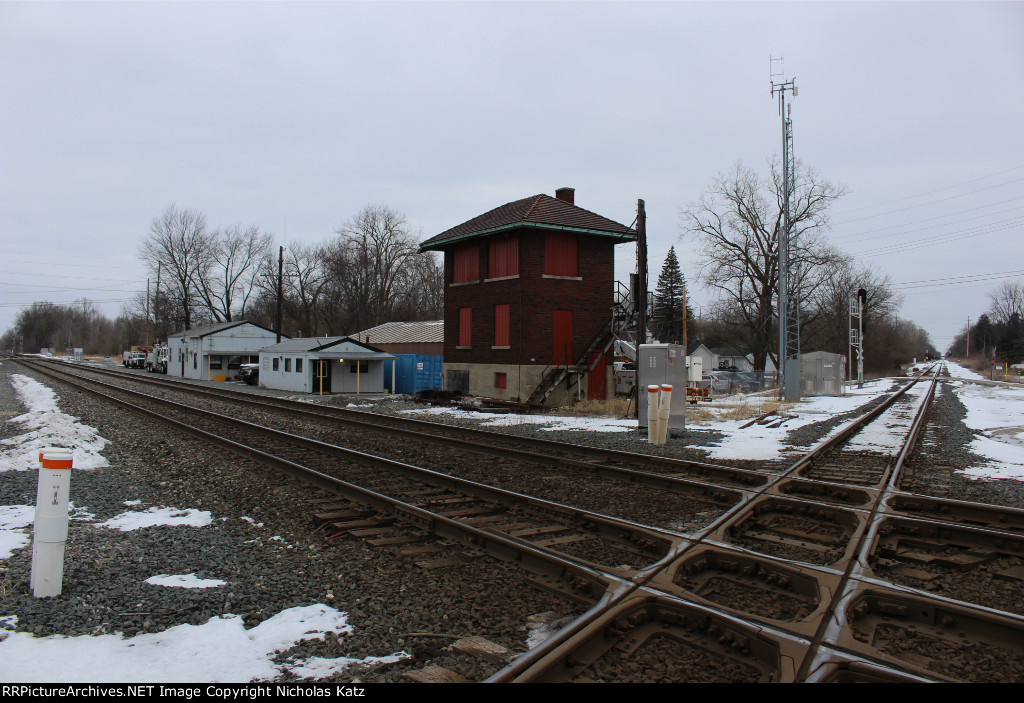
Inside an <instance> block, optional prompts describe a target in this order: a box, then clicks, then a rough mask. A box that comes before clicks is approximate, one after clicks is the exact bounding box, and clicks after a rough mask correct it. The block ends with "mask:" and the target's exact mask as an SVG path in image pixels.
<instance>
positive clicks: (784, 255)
mask: <svg viewBox="0 0 1024 703" xmlns="http://www.w3.org/2000/svg"><path fill="white" fill-rule="evenodd" d="M778 60H779V61H781V60H782V58H781V57H780V58H779V59H778ZM770 61H775V59H770ZM769 73H770V78H771V84H772V97H775V96H776V95H778V96H779V114H780V115H781V116H782V231H781V232H779V369H778V372H779V396H780V398H781V399H783V400H788V401H797V400H800V298H799V295H798V292H797V285H798V283H799V280H800V267H799V264H798V263H796V262H795V261H794V260H793V258H792V257H791V255H792V253H793V252H794V251H795V250H796V237H793V236H792V232H791V228H790V226H791V223H792V221H793V212H792V206H791V202H790V200H791V196H792V194H793V191H794V190H796V159H795V158H794V156H793V120H792V119H791V117H790V115H791V113H792V111H793V106H792V105H790V106H789V109H788V110H787V106H786V91H787V90H788V91H790V92H791V93H792V94H793V97H794V98H795V97H796V96H797V88H796V82H795V81H796V79H795V78H794V79H791V80H788V81H787V80H785V76H784V75H782V74H779V75H782V78H783V80H782V82H781V83H776V82H775V75H776V74H774V73H771V65H770V63H769Z"/></svg>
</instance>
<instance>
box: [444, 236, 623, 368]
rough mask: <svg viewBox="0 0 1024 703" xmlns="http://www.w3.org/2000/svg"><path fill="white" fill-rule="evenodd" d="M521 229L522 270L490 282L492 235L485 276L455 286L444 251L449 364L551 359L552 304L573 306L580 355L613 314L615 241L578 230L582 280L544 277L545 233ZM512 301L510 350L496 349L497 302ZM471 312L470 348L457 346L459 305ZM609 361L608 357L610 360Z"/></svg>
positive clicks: (483, 252) (483, 247)
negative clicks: (489, 267)
mask: <svg viewBox="0 0 1024 703" xmlns="http://www.w3.org/2000/svg"><path fill="white" fill-rule="evenodd" d="M518 234H519V275H518V277H516V278H508V279H502V280H492V281H488V280H486V279H487V277H488V270H487V264H488V247H487V238H486V237H482V238H480V239H478V240H476V241H478V242H479V244H480V246H479V252H478V254H479V257H480V281H479V282H477V283H467V284H460V285H454V286H453V285H451V284H450V282H451V280H452V256H451V249H447V250H446V251H445V264H444V265H445V281H446V287H445V310H444V319H445V327H444V358H445V363H446V364H448V363H456V364H466V363H469V364H505V365H509V366H514V365H519V364H540V365H547V364H548V363H550V361H551V359H552V355H553V353H554V350H553V349H552V339H553V329H552V311H553V310H572V311H573V356H574V357H577V358H578V357H579V356H580V355H581V354H582V353H583V351H584V350H585V349H586V347H587V345H588V344H589V343H590V341H591V340H592V339H593V337H594V336H595V335H596V334H597V333H598V332H600V330H601V328H602V327H604V325H605V323H607V321H608V318H609V317H610V315H611V306H612V302H613V287H614V282H615V257H614V244H613V243H612V242H611V241H609V240H607V239H605V238H603V237H597V236H588V235H580V238H579V279H580V280H567V279H562V278H545V277H544V276H543V274H544V232H543V230H539V229H536V228H530V227H528V228H522V229H520V230H518ZM498 304H509V305H510V306H511V309H510V313H511V320H510V329H509V337H510V339H509V348H508V349H493V348H492V346H493V344H494V306H495V305H498ZM462 307H470V308H472V310H473V323H472V330H473V335H472V349H458V348H457V346H458V340H459V324H458V321H459V308H462ZM608 361H609V363H610V359H609V360H608Z"/></svg>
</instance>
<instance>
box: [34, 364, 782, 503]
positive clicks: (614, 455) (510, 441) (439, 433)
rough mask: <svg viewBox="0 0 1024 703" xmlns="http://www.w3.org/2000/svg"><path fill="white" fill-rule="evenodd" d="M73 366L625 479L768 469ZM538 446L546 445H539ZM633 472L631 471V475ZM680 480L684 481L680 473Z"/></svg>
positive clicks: (754, 481)
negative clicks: (645, 468) (659, 470)
mask: <svg viewBox="0 0 1024 703" xmlns="http://www.w3.org/2000/svg"><path fill="white" fill-rule="evenodd" d="M51 363H54V364H60V365H62V366H65V367H66V366H68V365H69V364H67V363H65V362H51ZM32 365H33V366H39V365H41V364H40V362H38V361H35V360H33V362H32ZM75 366H76V368H77V369H78V370H83V371H88V372H90V373H97V374H103V375H108V376H112V377H116V378H118V379H129V380H131V381H133V382H136V383H141V384H148V385H159V386H165V387H168V388H172V389H174V390H177V391H180V392H186V393H194V394H197V395H204V396H208V397H212V398H219V399H222V400H223V399H224V398H225V397H228V398H233V399H238V400H244V401H245V402H246V403H250V404H252V405H260V406H263V407H267V408H275V409H278V410H280V411H283V412H289V413H292V414H297V415H299V416H304V417H316V418H320V419H323V418H330V419H333V420H336V421H338V422H344V423H348V424H354V425H357V426H360V427H363V428H365V429H367V430H370V431H375V432H381V431H383V428H384V427H385V426H387V427H388V428H389V431H395V432H399V433H401V434H403V435H404V436H408V437H411V438H414V439H418V440H422V441H428V442H433V443H438V442H443V443H450V442H456V443H459V444H463V445H465V446H466V448H468V449H471V450H473V451H480V452H484V453H491V454H502V455H504V454H508V453H514V454H521V455H523V456H524V457H526V458H528V459H529V460H531V461H535V462H536V461H539V460H545V461H549V462H551V463H552V464H559V463H560V464H562V465H565V466H574V467H576V468H587V469H591V470H595V471H600V472H602V473H603V475H614V474H619V475H621V476H623V477H626V478H630V480H645V478H646V477H647V476H661V478H665V476H664V475H660V474H656V473H651V472H649V471H642V470H639V469H628V468H623V467H618V466H614V465H612V464H609V463H608V462H616V461H617V462H622V463H627V464H641V465H653V466H656V467H659V468H662V469H664V471H665V472H666V473H672V472H674V473H677V474H678V473H691V474H696V475H698V476H710V477H718V478H719V481H718V482H717V483H721V482H723V481H725V482H734V483H738V484H740V485H741V486H758V485H761V484H763V483H764V482H765V481H766V480H767V477H768V476H769V475H770V474H766V473H763V472H759V471H753V470H750V469H741V468H737V467H731V466H723V465H720V464H710V463H706V462H697V461H689V460H685V459H674V458H672V457H662V456H657V455H654V454H636V453H632V452H625V451H621V450H615V449H602V448H600V447H588V446H586V445H581V444H571V443H568V442H558V441H555V440H550V439H542V438H532V437H531V438H524V437H517V436H515V435H509V434H504V433H501V432H494V431H491V430H484V429H479V428H471V427H459V426H454V425H445V424H442V423H437V422H429V421H427V420H420V419H415V418H399V417H394V416H390V415H381V414H377V413H369V412H365V411H362V410H353V409H350V408H338V407H334V406H326V405H316V404H310V403H304V402H301V401H295V400H290V399H286V398H276V397H273V396H263V395H258V394H256V393H249V392H245V391H238V390H233V389H218V390H213V389H209V388H205V387H202V386H198V385H196V384H194V383H190V382H179V381H170V380H165V379H161V378H151V377H147V376H142V375H141V374H133V373H128V374H125V373H121V372H116V371H110V370H108V369H95V368H85V367H81V366H78V365H75ZM403 425H404V426H410V427H419V428H421V429H420V430H419V431H417V430H410V429H407V428H406V427H403ZM460 437H468V438H470V439H461V438H460ZM474 437H476V438H482V440H481V441H477V440H473V439H472V438H474ZM485 442H486V443H485ZM509 445H517V446H521V447H527V448H528V449H526V450H517V449H513V448H510V447H509ZM538 448H541V449H544V450H546V451H544V452H541V451H538ZM563 455H577V456H584V457H589V458H591V459H593V460H595V461H597V462H598V463H596V464H595V463H594V461H584V460H580V459H573V458H566V457H565V456H563ZM633 477H635V479H634V478H633ZM680 480H681V481H683V480H685V479H680ZM709 482H712V483H716V482H715V481H714V480H710V479H709ZM727 487H729V486H727ZM733 487H734V486H733Z"/></svg>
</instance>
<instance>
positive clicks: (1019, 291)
mask: <svg viewBox="0 0 1024 703" xmlns="http://www.w3.org/2000/svg"><path fill="white" fill-rule="evenodd" d="M989 298H991V300H992V307H991V308H990V310H991V312H992V315H991V317H992V319H993V320H994V321H995V322H996V323H997V324H1003V325H1005V324H1008V323H1009V322H1010V320H1011V319H1013V316H1014V315H1016V316H1017V318H1018V319H1020V318H1024V282H1021V281H1019V280H1018V281H1003V282H1002V283H1001V284H1000V285H999V287H998V288H996V289H995V291H994V292H992V293H989Z"/></svg>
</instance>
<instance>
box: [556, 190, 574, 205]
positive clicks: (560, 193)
mask: <svg viewBox="0 0 1024 703" xmlns="http://www.w3.org/2000/svg"><path fill="white" fill-rule="evenodd" d="M575 194H576V189H575V188H559V189H558V190H556V191H555V197H556V198H558V199H559V200H563V201H565V202H567V203H569V204H570V205H575V202H574V201H575Z"/></svg>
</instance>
